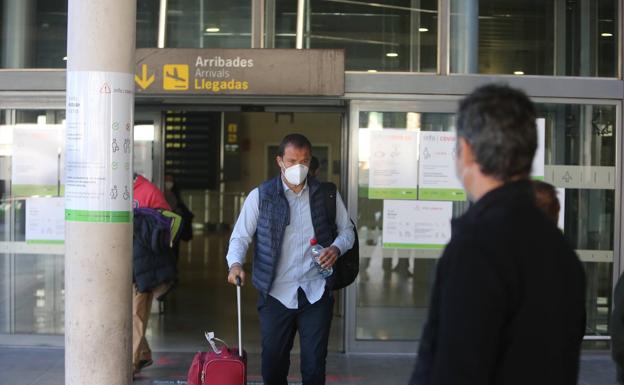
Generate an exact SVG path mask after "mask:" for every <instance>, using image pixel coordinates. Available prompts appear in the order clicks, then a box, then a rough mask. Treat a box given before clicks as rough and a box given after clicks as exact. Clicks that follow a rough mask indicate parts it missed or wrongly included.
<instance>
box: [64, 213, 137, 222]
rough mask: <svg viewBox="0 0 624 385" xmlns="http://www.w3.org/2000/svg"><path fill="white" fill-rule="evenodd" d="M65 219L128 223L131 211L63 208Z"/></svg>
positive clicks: (70, 220)
mask: <svg viewBox="0 0 624 385" xmlns="http://www.w3.org/2000/svg"><path fill="white" fill-rule="evenodd" d="M65 220H66V221H69V222H100V223H130V222H132V212H131V211H88V210H65Z"/></svg>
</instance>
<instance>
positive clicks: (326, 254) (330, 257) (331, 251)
mask: <svg viewBox="0 0 624 385" xmlns="http://www.w3.org/2000/svg"><path fill="white" fill-rule="evenodd" d="M339 256H340V250H339V249H338V248H337V247H336V246H333V245H332V246H329V247H327V248H325V249H323V252H322V253H321V255H320V256H319V260H320V262H321V266H322V267H323V268H324V269H328V268H330V267H332V266H334V263H336V260H337V259H338V257H339Z"/></svg>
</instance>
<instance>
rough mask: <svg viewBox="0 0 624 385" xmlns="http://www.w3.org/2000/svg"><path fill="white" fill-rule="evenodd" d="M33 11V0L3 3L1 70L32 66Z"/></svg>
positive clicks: (15, 0) (13, 0)
mask: <svg viewBox="0 0 624 385" xmlns="http://www.w3.org/2000/svg"><path fill="white" fill-rule="evenodd" d="M35 10H36V7H35V2H34V0H5V1H4V9H3V12H4V13H3V15H4V16H3V19H4V20H3V23H2V24H3V30H4V31H3V33H4V44H3V47H2V67H3V68H28V67H30V66H32V59H33V58H32V55H33V49H32V48H33V45H34V39H33V36H34V33H33V31H34V30H35ZM60 59H61V58H59V60H60Z"/></svg>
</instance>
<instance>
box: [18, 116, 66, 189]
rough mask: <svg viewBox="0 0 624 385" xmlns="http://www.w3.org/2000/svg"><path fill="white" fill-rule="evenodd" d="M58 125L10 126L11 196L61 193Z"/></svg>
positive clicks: (59, 134)
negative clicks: (11, 142)
mask: <svg viewBox="0 0 624 385" xmlns="http://www.w3.org/2000/svg"><path fill="white" fill-rule="evenodd" d="M62 132H63V129H62V126H61V125H60V124H18V125H15V126H14V128H13V159H12V162H11V169H12V170H11V171H12V181H11V192H12V195H13V196H14V197H29V196H33V195H60V194H61V191H60V175H61V174H60V170H61V167H62V165H61V148H62V140H63V139H62Z"/></svg>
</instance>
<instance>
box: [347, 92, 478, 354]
mask: <svg viewBox="0 0 624 385" xmlns="http://www.w3.org/2000/svg"><path fill="white" fill-rule="evenodd" d="M455 108H456V107H455V101H453V100H448V101H436V102H424V101H423V102H409V103H387V102H358V103H353V104H352V105H351V116H352V120H351V127H350V129H351V130H350V134H351V138H352V139H351V144H352V148H351V159H352V161H351V164H350V184H349V185H350V186H351V187H352V188H351V189H350V191H351V193H350V195H349V208H350V210H351V215H352V217H353V218H357V228H358V235H359V238H360V275H359V277H358V279H357V282H356V284H354V285H352V286H351V287H349V289H348V292H347V306H348V308H347V330H348V333H347V344H346V347H347V351H350V352H360V351H361V352H394V353H397V352H412V353H413V352H415V351H416V346H417V345H416V344H417V341H418V339H419V338H420V334H421V330H422V326H423V323H424V321H425V320H426V316H427V309H428V302H429V293H430V290H431V287H432V283H433V281H432V279H433V276H434V274H433V272H434V269H435V264H436V260H437V258H438V257H439V256H440V254H441V251H442V247H443V243H444V240H445V237H446V236H448V235H450V233H449V234H443V232H444V231H443V230H446V229H443V228H439V229H438V230H439V231H435V232H433V233H430V235H431V237H428V236H425V237H422V236H418V235H417V233H419V232H422V231H428V230H427V229H426V228H425V227H422V226H421V225H423V226H425V224H422V223H421V224H420V225H419V224H417V223H409V224H408V223H407V222H405V221H404V220H409V218H399V217H396V216H394V215H395V214H396V213H397V211H396V210H398V211H399V212H400V211H402V210H411V209H414V210H417V209H420V208H421V207H420V206H419V205H420V202H425V201H424V200H419V199H418V194H419V193H418V178H419V175H418V174H419V170H418V168H419V165H418V162H419V160H420V158H422V157H424V156H425V153H424V152H423V153H421V151H424V149H425V148H424V147H423V146H422V145H421V143H420V141H421V139H423V135H424V134H425V133H434V134H432V135H433V136H435V137H441V136H444V137H451V136H452V133H453V131H454V125H455V117H454V110H455ZM449 134H450V135H449ZM447 148H448V146H447ZM450 148H451V149H452V146H451V147H450ZM426 151H427V153H426V155H427V156H429V155H430V151H435V150H434V149H433V148H431V149H429V148H427V150H426ZM449 155H450V154H449ZM450 161H451V162H452V159H451V160H450ZM447 166H449V164H447ZM447 170H451V168H450V167H447ZM438 171H439V172H443V170H441V169H440V170H438ZM423 174H424V173H423ZM450 176H451V177H454V174H453V175H450ZM355 186H357V189H356V188H354V187H355ZM423 204H424V205H425V206H428V207H427V208H432V209H435V208H443V210H444V211H445V212H446V214H448V215H451V214H452V213H453V214H455V215H458V214H460V213H461V212H463V211H464V210H465V208H466V207H467V203H466V202H465V201H463V200H454V201H445V202H434V201H429V202H425V203H423ZM423 208H424V207H423ZM393 213H395V214H393ZM390 217H393V218H390ZM436 220H437V221H438V222H439V223H438V224H441V225H444V223H442V222H443V221H444V219H442V217H440V218H439V219H436ZM390 222H392V223H390ZM421 235H423V234H422V233H421Z"/></svg>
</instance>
